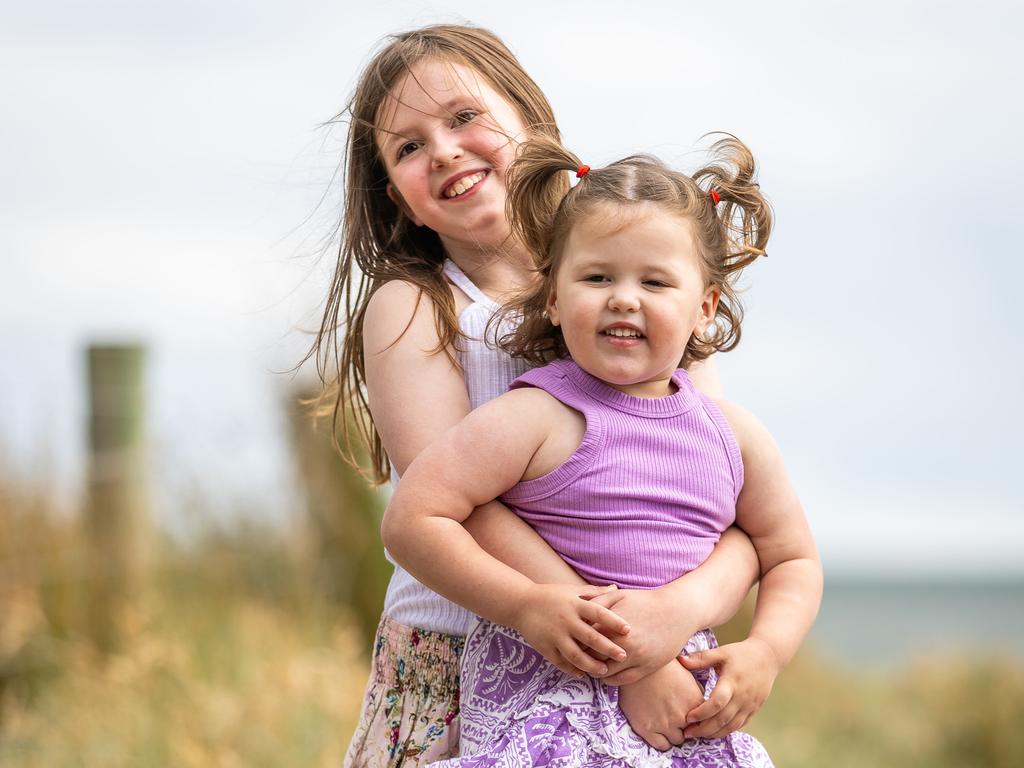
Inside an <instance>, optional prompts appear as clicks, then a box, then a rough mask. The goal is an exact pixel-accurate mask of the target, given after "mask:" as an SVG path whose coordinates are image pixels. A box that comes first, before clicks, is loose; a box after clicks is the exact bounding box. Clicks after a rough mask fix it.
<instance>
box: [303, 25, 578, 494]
mask: <svg viewBox="0 0 1024 768" xmlns="http://www.w3.org/2000/svg"><path fill="white" fill-rule="evenodd" d="M425 59H435V60H439V61H443V62H446V63H454V64H461V65H464V66H466V67H469V68H470V69H472V70H473V71H474V72H475V73H477V74H478V75H479V76H480V77H481V78H483V79H484V80H486V81H487V83H488V84H489V85H490V86H491V87H492V88H494V90H495V91H496V92H497V93H498V94H499V95H501V96H502V97H503V98H505V99H506V100H507V101H508V102H509V104H511V105H512V106H513V107H514V108H515V109H517V110H518V111H519V113H520V116H521V117H522V119H523V124H524V125H525V126H526V127H527V131H528V133H529V135H531V136H536V135H545V136H549V137H551V138H553V139H557V138H558V135H559V134H558V128H557V126H556V125H555V116H554V113H553V111H552V109H551V105H550V104H549V103H548V100H547V98H546V97H545V96H544V94H543V92H542V91H541V90H540V88H539V87H538V86H537V84H536V83H535V82H534V81H533V80H532V79H531V78H530V76H529V75H527V74H526V71H525V70H524V69H523V67H522V65H521V64H520V63H519V61H518V60H517V59H516V57H515V56H514V55H513V54H512V52H511V51H509V49H508V48H507V47H506V46H505V44H504V43H503V42H502V41H501V40H500V39H499V38H498V37H497V36H496V35H495V34H494V33H492V32H489V31H488V30H486V29H481V28H479V27H472V26H463V25H436V26H429V27H424V28H422V29H416V30H413V31H411V32H404V33H401V34H397V35H394V36H392V37H390V38H389V40H388V43H387V45H386V46H385V47H384V48H382V49H381V50H380V51H379V52H378V53H377V54H376V55H374V56H373V58H372V59H371V60H370V62H369V63H368V64H367V65H366V67H365V69H364V70H363V72H362V75H361V76H360V78H359V81H358V84H357V85H356V88H355V91H354V93H353V95H352V98H351V100H350V101H349V103H348V106H347V107H346V109H345V110H343V111H342V112H341V113H340V114H339V115H338V116H337V117H336V118H335V121H337V122H342V121H344V120H345V119H346V116H347V119H348V124H349V127H348V143H347V147H346V155H345V160H344V164H343V166H342V175H343V177H344V184H345V202H344V218H343V221H342V227H341V243H340V246H339V249H338V258H337V263H336V266H335V270H334V277H333V279H332V281H331V287H330V292H329V294H328V297H327V302H326V305H325V307H324V314H323V318H322V321H321V324H320V329H319V332H318V333H317V336H316V340H315V342H314V343H313V345H312V347H311V348H310V350H309V351H308V352H307V354H306V356H305V358H304V359H303V362H304V361H305V360H308V359H309V358H311V357H314V356H315V357H316V363H317V372H318V374H319V375H320V379H321V381H322V382H323V384H324V391H323V395H322V397H321V398H320V404H321V406H323V407H324V408H323V409H324V410H327V411H328V412H331V413H333V419H334V433H335V434H338V432H340V433H341V435H342V436H343V440H341V441H340V442H341V443H343V445H340V446H339V448H341V450H342V455H343V456H344V457H345V459H346V460H347V461H349V463H351V464H352V465H353V466H357V467H358V462H357V460H356V454H355V451H354V450H353V448H354V444H353V439H352V438H353V437H354V435H353V434H352V431H353V430H355V432H356V434H357V435H358V437H359V438H361V440H362V441H364V442H365V443H366V445H367V446H368V448H369V453H370V467H369V471H370V473H371V476H372V478H371V479H372V480H374V481H375V482H377V483H382V482H385V481H386V480H387V479H388V475H389V467H388V459H387V456H386V454H385V452H384V447H383V445H382V443H381V440H380V435H379V434H378V433H377V430H376V427H375V426H374V424H373V419H372V417H371V416H370V412H369V408H368V405H367V400H366V392H365V383H366V382H365V376H364V372H365V368H364V349H363V319H364V317H365V314H366V307H367V304H368V303H369V301H370V298H371V297H372V296H373V294H374V293H375V292H376V291H377V289H379V288H380V287H381V286H382V285H384V284H385V283H387V282H390V281H392V280H404V281H406V282H409V283H412V284H413V285H415V286H417V287H418V288H419V290H420V299H422V297H423V294H426V295H427V296H428V297H429V298H430V300H431V301H432V302H433V306H434V319H435V323H436V325H437V330H438V337H439V340H440V341H439V347H438V349H439V350H441V349H444V350H445V351H446V352H447V354H448V355H449V357H452V350H453V349H454V348H455V346H456V344H457V343H458V341H459V339H460V334H459V326H458V318H457V316H456V313H455V302H454V299H453V297H452V292H451V288H450V287H449V286H448V284H447V282H446V280H445V277H444V274H443V272H442V266H443V264H444V260H445V256H446V254H445V251H444V247H443V246H442V244H441V240H440V238H439V237H438V236H437V234H436V233H435V232H433V231H432V230H430V229H429V228H427V227H417V226H415V225H414V224H413V223H412V222H411V221H410V220H409V219H408V218H407V217H406V216H405V215H404V214H403V213H402V212H401V210H400V209H399V208H398V206H396V205H395V203H394V202H392V200H391V199H390V198H389V197H388V194H387V184H388V175H387V171H386V170H385V166H384V161H383V159H382V158H381V156H380V153H379V151H378V147H377V135H376V134H377V132H378V130H380V128H381V125H380V124H381V120H382V119H383V118H384V116H383V115H382V114H381V112H382V109H381V108H382V105H384V104H385V103H387V102H388V99H389V98H390V97H395V98H400V97H399V96H396V95H395V94H394V92H393V91H394V89H395V88H396V86H398V84H399V83H400V81H401V80H402V78H403V77H404V76H405V75H406V74H408V73H409V72H410V71H411V69H412V68H413V67H415V66H416V65H417V63H419V62H421V61H423V60H425ZM562 184H563V188H564V186H567V185H565V182H562ZM557 185H558V184H557V183H556V184H555V186H557ZM339 333H341V334H343V335H342V337H341V341H340V343H339ZM396 341H397V339H396ZM452 360H453V362H456V363H457V361H456V360H455V359H454V357H452ZM349 415H350V416H351V419H350V418H348V416H349Z"/></svg>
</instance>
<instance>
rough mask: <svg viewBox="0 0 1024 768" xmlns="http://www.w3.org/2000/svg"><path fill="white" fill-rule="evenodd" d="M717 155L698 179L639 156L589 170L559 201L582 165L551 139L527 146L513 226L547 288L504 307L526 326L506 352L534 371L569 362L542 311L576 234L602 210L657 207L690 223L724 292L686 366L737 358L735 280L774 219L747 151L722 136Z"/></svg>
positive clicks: (558, 332) (516, 171)
mask: <svg viewBox="0 0 1024 768" xmlns="http://www.w3.org/2000/svg"><path fill="white" fill-rule="evenodd" d="M711 153H712V156H713V160H712V162H711V163H710V164H708V165H706V166H705V167H703V168H701V169H700V170H699V171H697V172H696V173H694V174H693V176H692V177H691V176H686V175H685V174H682V173H679V172H677V171H673V170H672V169H671V168H669V167H667V166H666V165H665V164H664V163H662V162H661V161H660V160H658V159H657V158H654V157H651V156H649V155H633V156H631V157H627V158H625V159H623V160H619V161H617V162H614V163H612V164H611V165H608V166H606V167H605V168H595V169H593V170H589V171H588V172H587V173H586V175H584V176H583V178H582V179H580V181H579V183H577V184H576V186H574V187H573V188H572V189H571V190H570V191H569V192H568V193H566V194H561V192H560V190H561V189H562V188H563V185H564V184H565V183H566V181H567V178H568V174H567V173H566V172H567V171H576V170H578V169H580V168H581V165H582V164H581V163H580V160H579V158H578V157H576V156H575V155H574V154H573V153H571V152H570V151H569V150H567V149H565V148H564V147H563V146H562V145H561V144H560V143H559V142H558V141H557V140H555V139H550V138H547V137H538V138H536V139H532V140H530V141H528V142H527V143H525V144H523V145H522V146H521V147H520V148H519V154H518V156H517V157H516V160H515V162H513V163H512V165H511V166H510V168H509V172H508V201H507V206H508V217H509V221H510V222H511V224H512V229H513V232H515V234H516V235H517V236H518V237H519V239H520V240H521V241H522V242H523V244H524V245H525V246H526V247H527V248H528V249H529V250H530V251H531V252H532V253H533V254H534V256H535V257H536V259H537V263H538V264H539V267H538V271H539V272H540V275H541V280H540V281H538V282H537V284H536V285H535V286H534V287H532V288H531V289H529V290H528V291H527V292H526V293H525V294H523V295H522V296H521V297H520V298H519V299H517V300H516V301H514V302H512V303H510V304H509V305H508V306H507V307H506V308H505V310H504V312H505V313H511V314H513V315H515V316H518V317H519V318H521V322H520V323H519V326H518V328H517V330H516V331H514V332H513V333H511V334H509V335H508V336H506V337H505V338H503V339H502V346H503V347H504V348H505V349H506V350H507V351H509V352H510V353H511V354H513V355H515V356H518V357H523V358H525V359H526V360H528V361H530V362H531V363H534V364H538V365H539V364H543V363H546V362H548V361H550V360H552V359H554V358H558V357H566V356H567V355H568V350H567V349H566V347H565V341H564V339H563V337H562V329H561V328H560V327H558V326H555V325H552V324H551V321H550V320H549V319H548V317H547V312H546V310H547V304H548V298H549V297H550V295H551V291H552V288H553V287H554V284H555V278H556V276H557V273H558V268H559V265H560V264H561V260H562V254H563V252H564V250H565V243H566V240H567V239H568V237H569V233H570V232H571V230H572V227H573V225H574V224H576V223H577V222H578V221H580V220H581V219H583V218H584V217H586V216H587V215H589V214H591V213H593V212H594V209H595V208H596V207H597V206H599V205H608V204H613V205H623V206H629V205H636V204H639V203H654V204H655V205H658V206H660V207H662V208H663V209H664V210H666V211H668V212H670V213H672V214H674V215H677V216H682V217H685V218H687V219H690V220H691V221H693V223H694V233H695V235H696V239H697V243H698V249H699V253H700V256H701V262H702V265H701V266H702V271H703V274H704V279H705V281H706V284H707V285H716V286H718V288H719V290H720V292H721V296H720V299H719V302H718V308H717V310H716V313H715V318H714V320H713V322H712V323H711V324H710V325H709V327H708V329H707V330H706V331H705V332H704V334H702V335H701V336H700V337H698V336H696V335H694V336H692V337H691V338H690V340H689V342H688V343H687V345H686V350H685V352H684V353H683V358H682V360H680V365H681V366H683V367H687V366H689V365H690V363H692V362H694V361H697V360H704V359H705V358H707V357H708V356H709V355H711V354H712V353H713V352H727V351H728V350H730V349H733V348H734V347H735V346H736V345H737V344H738V343H739V341H740V327H741V324H742V320H743V307H742V305H741V304H740V302H739V297H738V296H737V291H736V288H735V285H734V284H735V280H736V277H737V275H738V273H739V271H740V270H741V269H743V267H745V266H747V265H748V264H750V262H752V261H753V260H754V259H756V258H757V257H758V256H763V255H765V250H764V249H765V247H766V246H767V244H768V236H769V235H770V234H771V229H772V211H771V206H770V205H769V204H768V201H767V200H766V199H765V197H764V196H763V195H762V194H761V190H760V187H759V186H758V184H757V180H756V172H757V168H756V164H755V163H754V157H753V155H752V154H751V153H750V150H749V149H747V147H746V145H745V144H743V142H741V141H740V140H739V139H737V138H736V137H734V136H726V137H725V138H723V139H720V140H719V141H717V142H715V144H714V145H712V147H711ZM712 193H714V195H716V196H717V198H718V199H717V200H715V199H714V198H713V197H712Z"/></svg>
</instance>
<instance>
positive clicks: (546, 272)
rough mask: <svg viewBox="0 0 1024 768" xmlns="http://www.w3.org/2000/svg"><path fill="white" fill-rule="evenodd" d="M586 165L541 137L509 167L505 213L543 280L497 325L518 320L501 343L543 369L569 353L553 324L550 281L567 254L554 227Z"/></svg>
mask: <svg viewBox="0 0 1024 768" xmlns="http://www.w3.org/2000/svg"><path fill="white" fill-rule="evenodd" d="M581 166H582V164H581V163H580V160H579V158H578V157H576V155H574V154H573V153H572V152H570V151H569V150H567V149H565V147H563V146H562V145H561V143H560V142H558V141H557V140H556V139H554V138H551V137H548V136H537V137H535V138H532V139H530V140H529V141H527V142H526V143H524V144H522V145H521V146H520V147H519V151H518V152H517V154H516V159H515V161H514V162H513V163H512V164H511V165H510V166H509V170H508V174H507V176H506V178H507V185H508V199H507V201H506V204H505V211H506V214H507V216H508V220H509V224H510V225H511V227H512V232H513V234H514V236H515V237H517V238H518V239H519V241H520V242H521V243H522V244H523V245H524V246H525V247H526V249H527V250H528V251H529V252H530V254H531V255H532V256H533V258H534V263H535V264H536V265H537V268H536V271H537V272H538V273H539V274H540V279H539V280H537V281H536V284H535V285H534V286H533V287H531V288H529V289H527V291H526V292H525V293H523V294H521V295H520V296H519V297H518V298H516V299H513V300H512V301H510V302H508V303H506V305H505V307H504V309H502V310H501V311H500V312H498V313H496V314H495V315H494V317H493V318H492V320H491V322H492V323H495V324H497V323H501V322H503V321H504V320H505V319H506V318H513V322H512V324H513V325H514V326H515V327H516V330H514V331H513V332H511V333H508V334H506V335H505V336H503V337H501V338H500V339H499V340H498V343H499V344H500V346H501V347H502V348H503V349H504V350H505V351H507V352H508V353H509V354H511V355H513V356H515V357H521V358H524V359H525V360H527V361H528V362H530V363H532V364H534V365H541V364H543V363H546V362H549V361H550V360H552V359H554V358H556V357H562V356H564V355H565V354H566V349H565V344H564V342H563V340H562V332H561V330H560V329H559V328H556V327H555V326H553V325H552V324H551V321H550V320H548V316H547V302H548V294H549V289H550V282H549V280H548V277H549V276H551V275H552V270H553V268H554V266H555V265H554V262H553V259H554V258H555V257H556V256H557V254H558V253H559V252H560V251H561V248H560V247H557V245H558V244H557V243H555V240H556V239H558V237H559V233H560V232H561V231H562V230H560V229H559V228H558V227H555V226H554V221H555V218H556V216H557V215H558V214H559V212H560V211H562V209H563V208H564V207H565V205H566V201H567V200H569V199H570V198H571V197H573V191H572V190H570V191H569V192H568V193H566V189H567V186H568V184H567V181H568V179H567V177H566V172H567V171H570V172H578V171H579V169H580V168H581Z"/></svg>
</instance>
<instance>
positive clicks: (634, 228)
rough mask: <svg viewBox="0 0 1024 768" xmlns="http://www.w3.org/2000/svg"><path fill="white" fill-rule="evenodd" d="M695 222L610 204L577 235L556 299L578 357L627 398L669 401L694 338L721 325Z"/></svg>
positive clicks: (554, 314)
mask: <svg viewBox="0 0 1024 768" xmlns="http://www.w3.org/2000/svg"><path fill="white" fill-rule="evenodd" d="M718 296H719V292H718V289H717V288H716V287H715V286H708V285H706V283H705V280H704V275H703V273H702V270H701V263H700V256H699V253H698V250H697V241H696V239H695V237H694V233H693V226H692V223H691V222H690V220H689V219H684V218H682V217H679V216H676V215H675V214H672V213H669V212H666V211H665V210H664V209H663V208H660V207H658V206H656V205H653V204H650V203H641V204H638V205H631V206H629V207H628V208H626V207H620V206H613V205H604V206H601V207H600V208H598V209H597V210H596V211H594V212H592V213H591V214H590V215H588V216H587V217H586V218H585V219H584V220H582V221H580V222H578V223H576V224H575V225H574V226H573V228H572V230H571V231H570V233H569V237H568V239H567V241H566V243H565V250H564V252H563V253H562V259H561V263H560V265H559V267H558V272H557V274H556V276H555V283H554V288H553V289H552V292H551V295H550V297H549V299H548V316H549V318H550V319H551V322H552V323H553V324H555V325H557V326H560V327H561V329H562V336H563V337H564V339H565V344H566V347H568V349H569V353H570V354H571V355H572V357H573V360H575V361H576V363H577V364H578V365H579V366H580V367H581V368H583V369H584V370H585V371H587V372H588V373H589V374H591V375H592V376H596V377H597V378H599V379H602V380H603V381H605V382H607V383H608V384H610V385H611V386H613V387H615V388H616V389H618V390H621V391H622V392H626V393H628V394H632V395H639V396H641V397H662V396H664V395H667V394H669V393H670V391H671V384H670V379H671V376H672V374H673V372H674V371H675V370H676V368H678V367H679V362H680V360H682V357H683V352H684V351H685V350H686V344H687V342H688V341H689V340H690V336H691V335H692V334H693V333H700V332H702V331H703V330H704V329H705V328H706V327H707V325H708V324H709V323H710V322H711V321H712V320H713V319H714V317H715V310H716V309H717V307H718Z"/></svg>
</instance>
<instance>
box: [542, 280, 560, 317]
mask: <svg viewBox="0 0 1024 768" xmlns="http://www.w3.org/2000/svg"><path fill="white" fill-rule="evenodd" d="M545 311H546V312H547V315H548V320H550V321H551V324H552V325H558V323H559V320H558V295H557V294H556V293H555V287H554V286H551V293H549V294H548V305H547V308H546V310H545Z"/></svg>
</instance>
